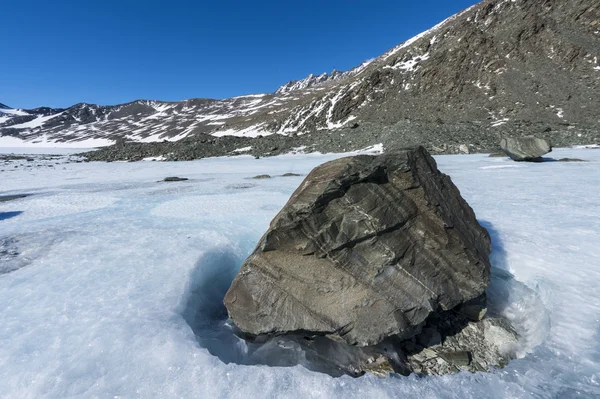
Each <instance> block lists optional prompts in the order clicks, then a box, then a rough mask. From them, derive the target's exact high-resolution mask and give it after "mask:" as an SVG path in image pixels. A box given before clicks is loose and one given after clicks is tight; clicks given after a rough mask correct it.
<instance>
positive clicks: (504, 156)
mask: <svg viewBox="0 0 600 399" xmlns="http://www.w3.org/2000/svg"><path fill="white" fill-rule="evenodd" d="M488 156H489V157H490V158H506V157H507V155H506V154H505V153H504V152H494V153H493V154H490V155H488Z"/></svg>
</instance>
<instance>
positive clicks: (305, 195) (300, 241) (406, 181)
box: [224, 147, 491, 346]
mask: <svg viewBox="0 0 600 399" xmlns="http://www.w3.org/2000/svg"><path fill="white" fill-rule="evenodd" d="M490 251H491V245H490V238H489V235H488V233H487V231H486V230H485V229H484V228H483V227H481V226H480V225H479V223H478V222H477V220H476V218H475V214H474V212H473V210H472V209H471V207H470V206H469V205H468V204H467V203H466V201H465V200H464V199H463V198H462V197H461V195H460V192H459V190H458V189H457V188H456V186H455V185H454V184H453V183H452V181H451V180H450V178H449V177H448V176H446V175H444V174H443V173H441V172H440V171H438V169H437V166H436V163H435V161H434V160H433V158H432V157H431V156H430V155H429V154H428V153H427V151H426V150H425V149H424V148H423V147H415V148H412V149H407V150H402V151H399V152H396V153H390V154H385V155H380V156H355V157H348V158H342V159H337V160H334V161H331V162H328V163H325V164H323V165H321V166H318V167H317V168H315V169H314V170H313V171H312V172H311V173H310V174H309V175H308V176H307V177H306V179H305V180H304V182H303V183H302V184H301V185H300V187H299V188H298V189H297V190H296V191H295V192H294V194H293V195H292V197H291V199H290V200H289V202H288V203H287V204H286V205H285V207H284V208H283V209H282V210H281V212H280V213H279V214H278V215H277V216H276V217H275V219H273V221H272V222H271V225H270V228H269V229H268V231H267V232H266V233H265V235H264V236H263V237H262V238H261V240H260V242H259V243H258V245H257V247H256V249H255V251H254V252H253V253H252V254H251V255H250V257H248V259H246V261H245V262H244V264H243V265H242V267H241V270H240V271H239V273H238V275H237V276H236V278H235V280H234V281H233V283H232V285H231V287H230V289H229V291H228V292H227V294H226V296H225V300H224V302H225V305H226V307H227V310H228V312H229V315H230V317H231V319H232V320H233V322H234V323H235V324H236V326H237V327H239V328H240V329H241V330H242V331H243V332H244V333H246V334H249V335H251V336H258V335H264V334H273V335H277V334H286V333H292V332H302V333H307V334H315V335H320V336H323V335H327V336H329V337H330V338H332V339H335V340H340V341H343V342H345V343H346V344H350V345H357V346H368V345H375V344H378V343H380V342H381V341H383V340H384V339H386V338H388V337H391V336H394V337H395V338H397V339H407V338H410V337H413V336H415V335H416V334H418V333H419V330H420V328H421V327H422V326H423V324H424V322H425V321H426V320H427V319H428V318H429V317H430V316H432V315H434V314H438V313H441V312H443V311H448V310H451V309H455V308H457V307H459V306H460V305H462V304H465V303H467V302H469V301H471V300H473V299H474V298H478V297H480V296H481V295H482V294H484V291H485V289H486V287H487V286H488V284H489V281H490V263H489V259H488V256H489V253H490Z"/></svg>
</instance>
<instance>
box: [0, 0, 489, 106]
mask: <svg viewBox="0 0 600 399" xmlns="http://www.w3.org/2000/svg"><path fill="white" fill-rule="evenodd" d="M476 2H477V1H476V0H452V1H448V0H420V1H392V0H387V1H383V2H382V1H363V0H360V1H349V0H329V1H314V0H290V1H273V0H255V1H252V2H250V1H241V0H238V1H236V0H229V1H226V0H221V1H216V0H214V1H206V0H205V1H201V0H200V1H183V0H171V1H154V0H146V1H141V0H140V1H138V0H135V1H134V0H103V1H94V2H92V1H81V0H78V1H74V0H70V1H65V0H57V1H47V0H30V1H20V0H10V1H4V2H2V5H0V43H1V44H0V46H1V47H2V50H1V53H0V54H2V55H1V56H0V102H1V103H5V104H8V105H9V106H12V107H16V108H32V107H36V106H42V105H47V106H53V107H67V106H70V105H73V104H75V103H78V102H88V103H96V104H102V105H109V104H117V103H123V102H127V101H132V100H136V99H140V98H143V99H157V100H166V101H177V100H183V99H187V98H196V97H209V98H226V97H231V96H236V95H242V94H249V93H263V92H271V91H274V90H275V89H276V88H277V87H278V86H279V85H281V84H284V83H286V82H287V81H289V80H292V79H299V78H303V77H304V76H306V75H308V74H309V73H322V72H329V71H331V70H332V69H333V68H336V69H338V70H346V69H349V68H352V67H354V66H356V65H358V64H360V63H361V62H362V61H363V60H366V59H369V58H373V57H376V56H378V55H380V54H382V53H384V52H385V51H387V50H389V49H390V48H392V47H394V46H396V45H397V44H399V43H401V42H403V41H404V40H406V39H409V38H410V37H412V36H414V35H415V34H417V33H419V32H421V31H423V30H426V29H428V28H430V27H431V26H432V25H435V24H436V23H438V22H440V21H441V20H443V19H445V18H446V17H448V16H450V15H452V14H454V13H456V12H458V11H460V10H462V9H464V8H466V7H468V6H470V5H472V4H475V3H476Z"/></svg>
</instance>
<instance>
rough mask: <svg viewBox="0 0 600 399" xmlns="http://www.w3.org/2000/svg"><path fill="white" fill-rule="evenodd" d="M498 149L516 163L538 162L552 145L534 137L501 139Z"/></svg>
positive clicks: (549, 150) (550, 149)
mask: <svg viewBox="0 0 600 399" xmlns="http://www.w3.org/2000/svg"><path fill="white" fill-rule="evenodd" d="M500 147H502V151H504V152H505V153H506V154H507V155H508V156H509V157H510V158H511V159H512V160H513V161H517V162H523V161H526V162H540V161H541V160H542V156H544V155H546V154H547V153H549V152H551V151H552V144H550V142H549V141H548V140H544V139H539V138H535V137H521V138H506V139H502V141H501V142H500Z"/></svg>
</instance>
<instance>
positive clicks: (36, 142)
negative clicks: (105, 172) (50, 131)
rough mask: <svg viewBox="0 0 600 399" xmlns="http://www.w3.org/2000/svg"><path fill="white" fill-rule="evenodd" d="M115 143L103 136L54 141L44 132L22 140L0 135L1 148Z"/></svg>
mask: <svg viewBox="0 0 600 399" xmlns="http://www.w3.org/2000/svg"><path fill="white" fill-rule="evenodd" d="M111 144H114V140H109V139H101V138H87V139H84V140H79V141H70V142H54V141H50V140H48V137H47V136H46V135H45V134H44V135H41V136H38V137H36V138H35V139H33V140H32V141H26V140H22V139H20V138H17V137H12V136H0V149H2V148H3V147H10V148H24V147H29V148H58V150H59V151H60V150H62V149H64V148H95V147H104V146H107V145H111Z"/></svg>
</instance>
